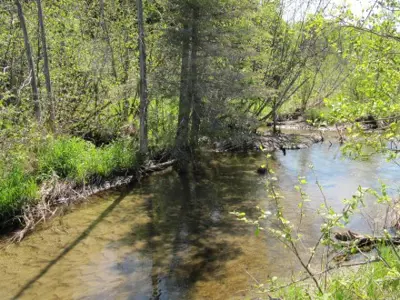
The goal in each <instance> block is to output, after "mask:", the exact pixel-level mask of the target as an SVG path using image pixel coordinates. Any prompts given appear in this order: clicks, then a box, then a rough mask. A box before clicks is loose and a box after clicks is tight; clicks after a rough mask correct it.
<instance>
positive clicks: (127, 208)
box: [0, 143, 400, 299]
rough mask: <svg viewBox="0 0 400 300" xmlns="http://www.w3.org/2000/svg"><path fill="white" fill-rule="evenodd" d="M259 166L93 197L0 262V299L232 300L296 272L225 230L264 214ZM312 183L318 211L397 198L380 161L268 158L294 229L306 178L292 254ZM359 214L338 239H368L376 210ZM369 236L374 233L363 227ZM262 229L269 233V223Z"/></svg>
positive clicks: (222, 159)
mask: <svg viewBox="0 0 400 300" xmlns="http://www.w3.org/2000/svg"><path fill="white" fill-rule="evenodd" d="M264 163H265V155H264V154H261V153H256V154H247V155H244V154H221V153H220V154H218V153H209V154H205V155H204V159H203V160H202V162H201V165H202V168H200V169H199V170H197V171H196V173H195V174H190V175H187V176H178V175H177V174H176V173H175V172H173V171H168V170H167V171H164V172H163V173H161V174H156V175H153V176H151V177H149V178H146V179H144V180H143V181H142V182H141V183H140V184H135V185H132V186H129V187H124V188H121V189H118V190H114V191H109V192H106V193H101V194H99V195H96V196H95V197H92V198H91V199H90V201H89V202H87V203H85V204H82V205H79V206H76V207H73V208H71V211H70V212H69V213H68V214H66V215H64V216H62V217H59V218H56V219H55V220H53V221H52V222H51V223H50V224H46V225H45V226H44V228H43V229H41V230H38V231H36V232H35V233H34V234H32V235H30V236H28V237H27V238H26V239H25V240H23V241H22V243H20V244H18V245H8V246H7V247H5V248H3V249H1V250H0V269H1V273H0V299H236V298H237V299H241V298H243V297H250V298H251V297H254V296H255V295H256V291H255V290H254V288H253V286H254V284H255V283H256V282H257V281H258V282H265V281H266V280H267V279H268V278H271V277H272V276H277V277H281V278H288V277H289V276H291V275H292V274H297V273H296V272H298V271H300V268H299V266H298V264H297V263H296V260H295V259H294V257H293V256H292V255H291V254H290V253H289V252H288V251H286V250H285V249H284V248H283V247H282V245H281V244H280V242H278V241H277V240H276V239H274V238H273V237H271V236H270V235H269V234H267V233H264V232H263V233H261V234H260V235H258V236H256V235H255V234H254V228H252V227H251V226H249V225H246V224H243V223H241V222H238V221H237V220H235V218H234V217H233V216H232V215H231V214H229V212H231V211H235V210H236V211H245V212H247V213H248V214H249V215H252V214H255V207H256V206H257V205H258V206H260V207H263V208H265V209H267V210H270V211H272V212H274V211H275V205H274V203H273V202H271V200H268V198H267V193H266V191H265V177H263V176H260V175H258V174H257V173H256V172H255V170H256V169H257V167H258V166H260V165H261V164H264ZM310 164H312V165H314V169H315V172H316V174H317V176H318V179H319V181H320V183H321V185H322V186H323V187H324V193H325V196H326V197H327V199H328V202H329V204H330V205H332V206H333V207H334V208H335V209H338V210H339V209H341V208H342V207H343V204H342V202H341V200H342V199H343V198H346V197H347V198H348V197H351V196H352V195H353V194H354V192H355V191H356V190H357V187H358V186H359V185H361V186H363V187H379V182H378V180H379V179H381V180H383V181H384V182H385V183H386V184H388V185H390V186H391V188H390V189H389V192H390V193H391V194H393V195H396V193H397V190H396V189H397V187H398V186H397V185H398V183H399V179H400V175H399V174H400V172H399V168H398V167H397V166H395V165H392V164H390V163H386V162H385V161H384V160H382V159H373V160H371V161H364V162H359V161H349V160H347V159H345V158H343V157H342V155H341V153H340V150H339V147H338V146H337V145H333V146H332V147H329V144H328V143H324V144H318V145H314V146H312V147H311V148H309V149H303V150H298V151H288V152H287V155H286V156H284V155H283V154H282V153H280V152H278V153H275V154H274V155H273V162H272V165H273V168H274V169H275V170H276V177H277V178H278V181H277V184H278V186H279V190H280V191H281V193H282V194H283V195H284V196H285V198H284V199H283V200H282V201H283V206H284V209H285V215H286V216H287V217H288V218H289V219H290V220H292V222H294V224H298V223H296V222H297V220H298V219H299V208H298V203H299V200H300V197H299V194H298V192H296V191H295V189H294V185H296V184H297V180H298V176H299V175H301V176H306V178H307V179H308V181H309V184H308V185H307V186H306V187H305V189H306V191H307V193H308V194H309V195H310V198H311V199H312V201H311V202H307V203H306V206H305V212H306V217H305V218H303V220H302V225H301V232H303V233H304V234H305V238H304V247H305V248H307V247H309V246H312V245H313V243H314V242H315V241H316V239H318V237H319V226H320V219H321V218H320V217H319V216H318V215H316V213H315V212H316V210H317V209H318V208H319V207H320V205H321V204H322V203H323V200H322V196H321V194H320V191H319V189H318V187H317V186H316V185H315V184H314V182H315V177H314V175H313V173H312V172H311V170H310V168H309V165H310ZM367 202H368V203H369V204H370V205H369V206H368V208H366V209H364V210H363V212H362V213H360V214H358V215H357V216H356V217H355V218H354V220H353V221H352V222H351V223H350V225H349V226H350V227H351V228H353V229H355V230H358V231H361V232H370V231H373V230H374V226H375V227H376V226H379V224H381V222H380V221H382V211H383V207H381V206H380V205H378V204H374V202H373V200H372V199H367ZM374 224H378V225H374ZM266 226H272V227H273V226H274V222H273V221H270V222H269V223H268V221H267V224H266Z"/></svg>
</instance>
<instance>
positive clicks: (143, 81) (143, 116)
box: [136, 0, 148, 155]
mask: <svg viewBox="0 0 400 300" xmlns="http://www.w3.org/2000/svg"><path fill="white" fill-rule="evenodd" d="M136 3H137V12H138V28H139V65H140V137H139V139H140V153H141V154H142V155H145V154H146V153H147V151H148V137H147V136H148V133H147V106H148V100H147V71H146V44H145V41H144V22H143V3H142V0H137V1H136Z"/></svg>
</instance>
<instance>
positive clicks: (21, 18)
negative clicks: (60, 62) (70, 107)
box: [15, 0, 42, 122]
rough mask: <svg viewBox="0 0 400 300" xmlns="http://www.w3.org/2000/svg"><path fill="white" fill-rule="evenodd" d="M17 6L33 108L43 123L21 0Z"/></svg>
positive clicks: (37, 118)
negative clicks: (29, 77)
mask: <svg viewBox="0 0 400 300" xmlns="http://www.w3.org/2000/svg"><path fill="white" fill-rule="evenodd" d="M15 5H16V6H17V9H18V18H19V22H20V23H21V29H22V33H23V35H24V43H25V51H26V57H27V60H28V66H29V72H30V76H31V88H32V98H33V107H34V112H35V117H36V120H37V121H38V122H41V118H42V113H41V110H40V103H39V92H38V87H37V82H36V72H35V66H34V63H33V57H32V48H31V44H30V41H29V35H28V30H27V29H26V22H25V16H24V12H23V10H22V5H21V3H20V2H19V0H15Z"/></svg>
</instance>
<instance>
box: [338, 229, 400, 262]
mask: <svg viewBox="0 0 400 300" xmlns="http://www.w3.org/2000/svg"><path fill="white" fill-rule="evenodd" d="M334 237H335V239H336V240H337V244H338V245H339V246H340V247H342V248H343V249H344V251H343V250H342V251H341V254H339V255H337V256H336V257H334V259H335V260H336V261H338V260H347V259H348V257H349V254H355V253H361V254H363V252H369V251H371V250H372V249H375V248H376V246H378V245H385V246H391V247H393V248H394V247H395V246H399V245H400V236H390V235H387V236H379V237H374V236H368V235H362V234H358V233H355V232H352V231H351V230H348V231H345V232H336V233H335V234H334ZM343 252H344V254H343ZM396 253H397V252H396Z"/></svg>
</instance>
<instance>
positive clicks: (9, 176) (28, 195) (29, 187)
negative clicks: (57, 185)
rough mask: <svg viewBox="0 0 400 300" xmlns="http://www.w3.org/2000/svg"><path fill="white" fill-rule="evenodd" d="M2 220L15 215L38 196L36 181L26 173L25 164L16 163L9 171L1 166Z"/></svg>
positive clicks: (0, 198) (0, 208) (0, 217)
mask: <svg viewBox="0 0 400 300" xmlns="http://www.w3.org/2000/svg"><path fill="white" fill-rule="evenodd" d="M0 171H2V172H1V175H0V220H1V219H2V218H7V217H10V216H12V215H13V213H14V212H15V211H17V210H18V209H20V208H21V206H22V205H23V204H24V203H26V202H27V201H31V200H35V199H36V198H37V196H38V186H37V184H36V182H35V180H34V179H33V178H32V177H31V176H30V175H29V174H27V173H26V171H25V168H24V164H23V163H21V162H19V161H15V162H13V163H12V165H11V167H10V166H8V170H7V171H5V166H4V165H0Z"/></svg>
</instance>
